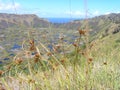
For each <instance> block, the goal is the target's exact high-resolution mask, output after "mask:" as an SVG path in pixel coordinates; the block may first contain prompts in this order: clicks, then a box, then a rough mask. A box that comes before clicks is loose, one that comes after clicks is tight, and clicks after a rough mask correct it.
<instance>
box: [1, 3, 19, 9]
mask: <svg viewBox="0 0 120 90" xmlns="http://www.w3.org/2000/svg"><path fill="white" fill-rule="evenodd" d="M18 8H20V4H19V3H16V2H15V3H14V5H13V4H12V3H3V2H0V10H11V9H12V10H13V9H18Z"/></svg>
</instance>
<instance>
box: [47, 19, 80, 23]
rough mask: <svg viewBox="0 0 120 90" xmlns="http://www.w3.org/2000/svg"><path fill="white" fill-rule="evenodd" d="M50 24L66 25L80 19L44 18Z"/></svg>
mask: <svg viewBox="0 0 120 90" xmlns="http://www.w3.org/2000/svg"><path fill="white" fill-rule="evenodd" d="M46 19H47V20H48V21H49V22H51V23H68V22H71V21H73V20H81V19H80V18H46Z"/></svg>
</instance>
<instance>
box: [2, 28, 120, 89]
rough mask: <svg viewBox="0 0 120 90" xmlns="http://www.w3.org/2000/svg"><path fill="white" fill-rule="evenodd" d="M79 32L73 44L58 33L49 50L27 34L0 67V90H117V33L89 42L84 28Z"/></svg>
mask: <svg viewBox="0 0 120 90" xmlns="http://www.w3.org/2000/svg"><path fill="white" fill-rule="evenodd" d="M78 33H79V38H77V39H76V40H75V42H74V43H72V44H67V43H66V42H64V36H62V35H61V36H60V37H59V41H58V43H57V44H54V45H53V48H52V50H49V48H47V45H46V44H43V43H42V42H41V41H36V40H35V39H33V38H32V37H30V36H29V38H28V39H26V40H25V41H23V44H22V50H21V51H19V53H17V55H16V56H15V57H14V58H13V60H12V61H11V62H10V63H9V64H7V65H4V66H1V70H0V76H1V77H0V90H120V69H119V66H120V47H119V46H120V39H119V33H118V34H117V35H115V36H114V35H110V36H107V37H105V38H102V39H97V40H95V41H93V42H91V43H88V36H87V32H86V31H85V30H79V32H78ZM43 38H44V39H45V41H46V42H49V41H47V39H46V38H45V37H43ZM47 44H49V43H47Z"/></svg>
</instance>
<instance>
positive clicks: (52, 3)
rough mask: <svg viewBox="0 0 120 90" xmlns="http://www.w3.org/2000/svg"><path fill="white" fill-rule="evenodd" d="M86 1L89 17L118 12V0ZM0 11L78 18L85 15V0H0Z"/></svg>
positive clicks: (119, 0) (119, 9)
mask: <svg viewBox="0 0 120 90" xmlns="http://www.w3.org/2000/svg"><path fill="white" fill-rule="evenodd" d="M86 1H87V2H86V3H87V6H86V7H87V11H88V16H89V17H92V16H96V15H101V14H109V13H119V12H120V0H86ZM0 13H16V14H37V15H39V16H40V17H76V18H78V17H84V16H85V0H0Z"/></svg>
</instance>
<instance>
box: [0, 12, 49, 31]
mask: <svg viewBox="0 0 120 90" xmlns="http://www.w3.org/2000/svg"><path fill="white" fill-rule="evenodd" d="M20 26H22V27H48V26H49V22H48V21H47V20H46V19H43V18H39V17H38V16H37V15H34V14H22V15H18V14H6V13H0V29H5V28H9V27H20Z"/></svg>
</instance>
